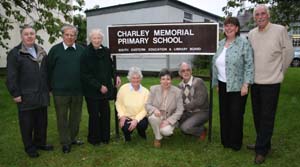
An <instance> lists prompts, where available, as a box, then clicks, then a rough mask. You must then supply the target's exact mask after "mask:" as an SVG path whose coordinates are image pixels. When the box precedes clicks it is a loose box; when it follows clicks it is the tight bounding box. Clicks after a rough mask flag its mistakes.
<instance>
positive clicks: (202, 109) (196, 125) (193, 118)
mask: <svg viewBox="0 0 300 167" xmlns="http://www.w3.org/2000/svg"><path fill="white" fill-rule="evenodd" d="M179 75H180V76H181V78H182V81H181V82H180V83H179V85H178V87H179V88H180V89H181V90H182V98H183V106H184V112H183V115H182V117H181V119H180V121H179V127H180V129H181V131H182V132H183V133H184V134H189V135H193V136H197V137H199V139H200V140H205V137H206V128H205V127H204V124H205V123H206V122H207V121H208V118H209V116H208V115H209V114H208V110H209V103H208V93H207V89H206V87H205V85H204V81H203V80H202V79H200V78H197V77H194V76H192V68H191V65H189V64H188V63H186V62H183V63H181V64H180V67H179Z"/></svg>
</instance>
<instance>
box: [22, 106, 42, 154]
mask: <svg viewBox="0 0 300 167" xmlns="http://www.w3.org/2000/svg"><path fill="white" fill-rule="evenodd" d="M47 120H48V115H47V107H42V108H38V109H33V110H26V111H20V110H19V125H20V130H21V135H22V140H23V144H24V147H25V151H26V152H33V151H36V146H41V145H45V144H46V138H47V125H48V122H47Z"/></svg>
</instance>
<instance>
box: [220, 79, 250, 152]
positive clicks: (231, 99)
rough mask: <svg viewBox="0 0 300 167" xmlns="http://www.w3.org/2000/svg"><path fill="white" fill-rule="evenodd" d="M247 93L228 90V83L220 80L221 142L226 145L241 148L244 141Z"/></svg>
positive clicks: (236, 148)
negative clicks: (242, 94) (242, 93)
mask: <svg viewBox="0 0 300 167" xmlns="http://www.w3.org/2000/svg"><path fill="white" fill-rule="evenodd" d="M246 102H247V95H245V96H241V92H240V91H239V92H227V91H226V83H224V82H220V81H219V107H220V128H221V142H222V144H223V146H224V147H229V148H232V149H234V150H240V149H241V146H242V143H243V124H244V113H245V106H246Z"/></svg>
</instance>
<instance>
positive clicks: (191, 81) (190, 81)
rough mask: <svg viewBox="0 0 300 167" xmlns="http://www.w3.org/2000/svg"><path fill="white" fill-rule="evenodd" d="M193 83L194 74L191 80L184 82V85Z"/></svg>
mask: <svg viewBox="0 0 300 167" xmlns="http://www.w3.org/2000/svg"><path fill="white" fill-rule="evenodd" d="M192 84H193V76H191V78H190V80H189V82H187V83H184V85H189V86H192Z"/></svg>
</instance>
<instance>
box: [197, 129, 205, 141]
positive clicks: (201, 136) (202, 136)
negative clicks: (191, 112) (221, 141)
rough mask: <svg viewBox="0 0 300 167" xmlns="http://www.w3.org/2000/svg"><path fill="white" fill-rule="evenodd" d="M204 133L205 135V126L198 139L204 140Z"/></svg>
mask: <svg viewBox="0 0 300 167" xmlns="http://www.w3.org/2000/svg"><path fill="white" fill-rule="evenodd" d="M206 135H207V129H206V128H205V129H204V130H203V131H202V133H201V135H200V137H199V139H200V141H204V140H205V138H206Z"/></svg>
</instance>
